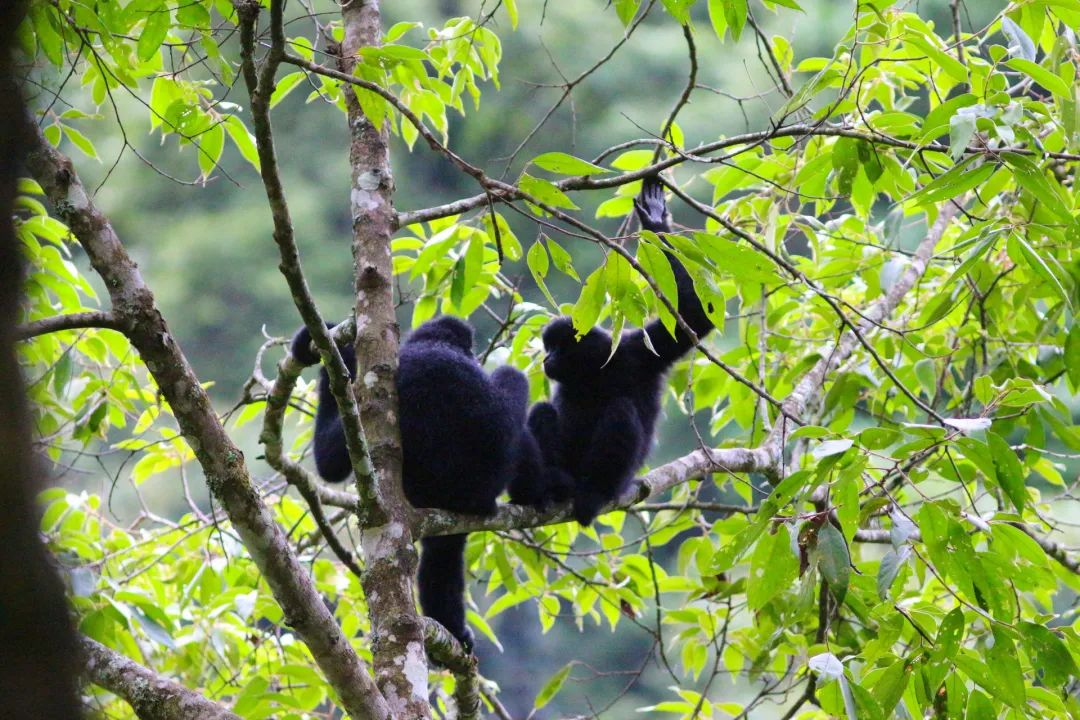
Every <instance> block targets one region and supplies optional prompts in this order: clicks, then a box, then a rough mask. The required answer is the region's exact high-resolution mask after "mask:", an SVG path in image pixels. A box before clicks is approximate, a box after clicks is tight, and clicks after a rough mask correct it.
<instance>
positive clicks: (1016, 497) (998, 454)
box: [986, 432, 1027, 512]
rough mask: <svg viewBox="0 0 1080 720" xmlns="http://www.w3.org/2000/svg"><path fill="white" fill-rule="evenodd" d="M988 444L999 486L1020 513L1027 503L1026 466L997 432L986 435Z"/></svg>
mask: <svg viewBox="0 0 1080 720" xmlns="http://www.w3.org/2000/svg"><path fill="white" fill-rule="evenodd" d="M986 442H987V444H988V445H989V446H990V457H991V458H992V459H993V462H994V471H995V473H996V477H997V482H998V485H999V486H1001V489H1002V490H1004V491H1005V495H1006V496H1008V498H1009V500H1010V501H1011V502H1012V504H1013V506H1014V507H1015V508H1016V509H1017V510H1018V511H1020V512H1023V511H1024V506H1025V505H1026V503H1027V490H1026V488H1025V487H1024V466H1023V465H1021V464H1020V460H1019V459H1018V458H1017V457H1016V453H1015V452H1014V451H1013V449H1012V448H1011V447H1009V443H1007V442H1005V439H1004V438H1002V437H1001V436H1000V435H998V434H997V433H995V432H988V433H986Z"/></svg>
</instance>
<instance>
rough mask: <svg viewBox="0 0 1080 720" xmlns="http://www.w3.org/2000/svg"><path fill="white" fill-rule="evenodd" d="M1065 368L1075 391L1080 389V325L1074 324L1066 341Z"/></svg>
mask: <svg viewBox="0 0 1080 720" xmlns="http://www.w3.org/2000/svg"><path fill="white" fill-rule="evenodd" d="M1065 367H1066V368H1067V369H1068V370H1067V371H1068V373H1069V382H1071V383H1072V386H1073V389H1074V390H1075V389H1077V388H1080V323H1078V322H1073V324H1072V327H1071V328H1069V336H1068V337H1067V338H1066V339H1065Z"/></svg>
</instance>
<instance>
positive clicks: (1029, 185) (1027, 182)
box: [1001, 152, 1075, 224]
mask: <svg viewBox="0 0 1080 720" xmlns="http://www.w3.org/2000/svg"><path fill="white" fill-rule="evenodd" d="M1001 157H1002V158H1003V159H1004V160H1005V162H1006V163H1007V164H1008V165H1009V167H1011V168H1012V169H1013V176H1014V177H1015V178H1016V182H1017V183H1019V185H1020V187H1022V188H1024V189H1025V190H1027V191H1028V192H1029V193H1031V194H1032V195H1033V196H1034V197H1035V198H1036V199H1037V200H1038V201H1039V202H1041V203H1042V204H1043V205H1045V206H1046V207H1047V208H1048V209H1049V210H1050V211H1051V212H1053V213H1054V214H1055V215H1057V216H1058V217H1059V218H1060V219H1061V220H1062V222H1065V223H1070V224H1071V223H1073V222H1075V218H1073V216H1072V213H1071V212H1070V211H1069V208H1068V206H1067V205H1066V204H1065V201H1064V200H1063V199H1062V194H1061V187H1060V186H1059V185H1058V184H1057V181H1051V180H1050V179H1049V178H1047V176H1046V173H1045V172H1043V170H1042V168H1040V167H1039V166H1038V165H1036V164H1035V163H1034V162H1032V160H1031V158H1028V157H1026V156H1024V155H1018V154H1017V153H1011V152H1006V153H1002V154H1001Z"/></svg>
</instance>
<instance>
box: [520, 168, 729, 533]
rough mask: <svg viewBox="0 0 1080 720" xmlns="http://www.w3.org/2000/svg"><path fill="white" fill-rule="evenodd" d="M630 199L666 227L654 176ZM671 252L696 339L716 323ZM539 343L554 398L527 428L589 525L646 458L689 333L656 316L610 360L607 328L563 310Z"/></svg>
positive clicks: (651, 222) (644, 219) (654, 226)
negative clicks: (669, 377)
mask: <svg viewBox="0 0 1080 720" xmlns="http://www.w3.org/2000/svg"><path fill="white" fill-rule="evenodd" d="M634 206H635V208H636V210H637V215H638V219H639V221H640V222H641V226H642V228H644V229H646V230H652V231H654V232H658V233H666V232H671V230H672V227H671V215H670V214H669V213H668V210H667V205H666V203H665V201H664V189H663V186H662V185H661V184H660V182H659V180H658V179H657V178H655V177H652V178H647V179H646V180H645V182H644V184H643V187H642V191H641V195H640V197H639V198H638V199H637V200H636V201H635V203H634ZM668 259H669V261H670V262H671V269H672V272H673V274H674V275H675V281H676V285H677V288H678V308H677V309H678V311H679V315H680V316H682V318H683V319H684V320H685V321H686V323H687V325H688V326H689V327H690V329H692V330H693V331H694V333H695V334H696V335H697V336H698V337H699V338H700V337H702V336H704V335H706V334H707V333H709V332H710V331H711V330H712V329H713V324H712V321H711V320H709V318H708V315H707V314H706V312H705V308H704V307H702V304H701V301H700V300H699V299H698V297H697V294H696V293H695V292H694V286H693V281H692V280H691V278H690V274H689V273H688V272H687V271H686V268H685V267H683V265H682V263H681V262H679V260H678V259H677V258H675V257H674V256H673V255H671V254H670V253H668ZM646 335H648V340H649V343H648V344H647V343H646V341H645V336H646ZM543 342H544V351H545V358H544V372H545V373H546V374H547V376H548V377H549V378H550V379H552V380H554V381H555V382H556V383H558V386H557V388H556V390H555V394H554V396H553V398H552V402H551V403H538V404H537V405H536V406H534V407H533V410H532V412H531V413H530V415H529V428H530V431H531V432H532V433H533V435H534V437H535V438H537V440H538V441H539V443H540V446H541V450H542V454H543V456H544V459H545V461H546V462H548V463H552V464H554V465H556V466H557V467H559V468H561V469H562V470H563V471H565V472H566V473H567V474H569V475H570V477H571V478H572V479H573V484H574V494H573V501H574V517H575V519H577V521H578V522H580V523H581V524H582V525H589V524H590V523H592V521H593V519H595V517H596V515H597V514H598V513H599V511H600V510H601V509H602V508H603V507H604V506H605V505H607V504H608V503H609V502H611V501H612V500H614V499H615V498H617V497H618V496H619V495H620V494H621V493H622V491H623V490H624V489H625V488H626V486H627V484H628V483H629V482H630V481H631V480H632V479H633V476H634V473H635V472H636V471H637V470H638V468H640V467H641V465H642V464H643V463H644V462H645V457H646V456H647V455H648V453H649V449H650V446H651V444H652V439H653V434H654V432H655V429H656V419H657V417H658V416H659V414H660V397H661V392H662V390H663V383H664V376H665V374H666V373H667V371H668V370H669V369H670V368H671V366H672V365H673V364H674V363H675V362H676V361H678V360H679V358H681V357H682V356H683V355H685V354H686V353H687V352H688V351H689V350H690V349H691V348H692V347H693V340H692V338H691V337H690V336H689V335H688V334H687V333H685V332H684V331H683V330H682V329H681V328H677V329H676V331H675V334H674V336H673V335H672V334H671V333H669V332H668V330H667V329H666V328H665V327H664V326H663V324H662V323H661V322H660V320H654V321H652V322H650V323H649V324H648V325H646V326H645V328H644V329H643V330H635V331H634V332H631V333H628V334H624V335H623V337H622V340H621V342H620V343H619V347H618V349H617V350H616V351H615V354H614V355H613V356H611V358H610V359H608V356H609V354H610V353H611V335H610V334H609V333H608V332H606V331H605V330H603V329H601V328H593V329H592V330H589V331H588V332H587V333H586V334H585V335H584V336H583V337H581V338H580V339H578V338H577V333H576V332H575V330H574V327H573V324H572V322H571V320H570V318H567V317H562V318H557V319H556V320H553V321H552V322H550V323H549V324H548V326H547V327H546V328H545V329H544V333H543ZM649 344H651V345H652V349H650V348H649ZM654 350H655V352H654Z"/></svg>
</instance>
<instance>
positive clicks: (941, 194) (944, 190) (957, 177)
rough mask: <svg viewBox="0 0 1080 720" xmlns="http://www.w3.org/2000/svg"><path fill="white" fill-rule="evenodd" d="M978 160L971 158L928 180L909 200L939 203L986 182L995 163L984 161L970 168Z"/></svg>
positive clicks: (992, 171)
mask: <svg viewBox="0 0 1080 720" xmlns="http://www.w3.org/2000/svg"><path fill="white" fill-rule="evenodd" d="M975 161H976V158H971V159H969V160H967V161H965V162H963V163H961V164H960V165H957V166H956V167H954V168H952V169H951V170H949V171H948V172H947V173H945V174H944V175H939V176H938V177H936V178H934V179H933V180H932V181H930V182H928V183H927V184H926V185H925V186H923V188H922V189H921V190H919V191H917V192H915V193H913V194H912V195H911V197H909V198H908V201H909V202H915V203H918V204H920V205H928V204H934V203H938V202H940V201H942V200H949V199H952V198H955V197H959V196H960V195H963V194H964V193H966V192H967V191H968V190H971V189H972V188H974V187H977V186H978V185H980V184H982V183H984V182H986V180H987V179H988V178H989V177H990V176H991V175H992V174H993V173H994V165H993V163H984V164H982V165H980V166H979V167H977V168H975V169H974V170H969V169H968V168H969V167H971V165H972V164H973V163H974V162H975Z"/></svg>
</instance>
